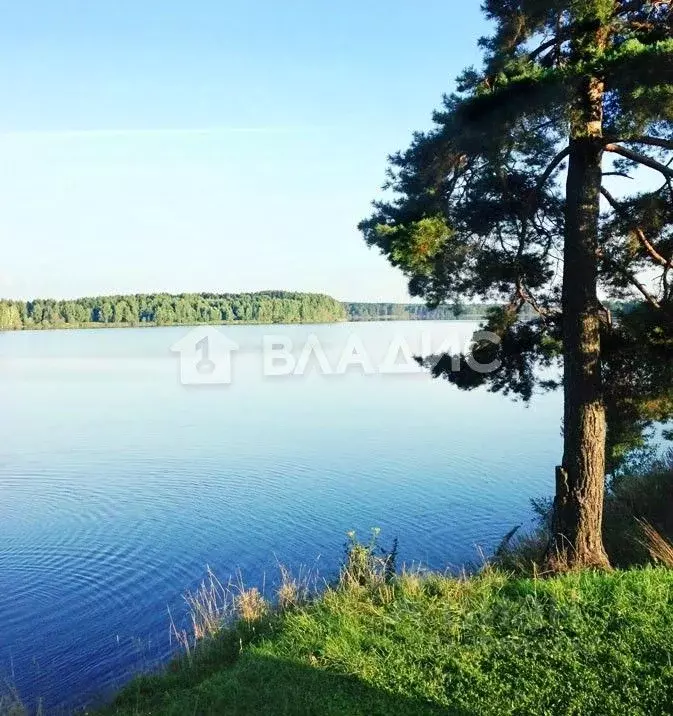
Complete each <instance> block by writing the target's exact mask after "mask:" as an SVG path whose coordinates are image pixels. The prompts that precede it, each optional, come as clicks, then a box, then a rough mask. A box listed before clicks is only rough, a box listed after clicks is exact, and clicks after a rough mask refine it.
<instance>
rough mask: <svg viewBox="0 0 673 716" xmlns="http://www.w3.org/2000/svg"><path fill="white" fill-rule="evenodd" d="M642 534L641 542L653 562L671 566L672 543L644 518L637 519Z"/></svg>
mask: <svg viewBox="0 0 673 716" xmlns="http://www.w3.org/2000/svg"><path fill="white" fill-rule="evenodd" d="M637 522H638V525H639V526H640V529H641V530H642V533H643V535H644V539H643V540H641V544H642V545H643V546H644V547H645V548H646V549H647V551H648V552H649V554H650V556H651V557H652V559H653V560H654V561H655V562H659V563H661V564H663V565H664V566H665V567H668V568H669V569H670V568H673V545H672V544H671V543H670V542H669V541H668V540H667V539H666V538H665V537H662V535H661V534H660V533H659V532H658V531H657V530H656V529H655V528H654V527H652V525H651V524H650V523H649V522H647V521H645V520H637Z"/></svg>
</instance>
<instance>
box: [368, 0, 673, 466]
mask: <svg viewBox="0 0 673 716" xmlns="http://www.w3.org/2000/svg"><path fill="white" fill-rule="evenodd" d="M483 10H484V12H485V14H486V16H487V18H488V19H489V20H491V22H492V24H493V27H494V31H493V34H492V35H491V36H490V37H487V38H483V39H482V40H480V46H481V47H482V49H483V51H484V64H483V67H482V68H468V69H467V70H466V71H465V72H464V73H463V74H462V75H461V76H460V77H459V78H458V84H457V87H458V89H457V92H456V93H454V94H452V95H450V96H448V97H445V99H444V104H443V107H442V108H441V109H440V110H439V111H437V112H435V114H434V121H435V126H434V128H433V129H431V130H430V131H428V132H425V133H420V132H419V133H416V134H415V135H414V138H413V141H412V143H411V145H410V147H409V148H408V149H406V150H405V151H403V152H399V153H397V154H395V155H393V156H392V157H391V159H390V166H389V171H388V182H387V184H386V188H387V189H388V191H389V194H388V197H387V198H386V199H385V200H383V201H378V202H375V204H374V211H373V213H372V215H371V216H370V217H369V218H367V219H366V220H364V221H363V222H361V224H360V229H361V231H362V233H363V236H364V238H365V240H366V242H367V243H368V244H369V245H370V246H373V247H377V248H378V249H379V250H380V251H381V253H383V254H384V255H385V256H386V257H387V259H388V260H389V261H390V263H391V264H393V265H394V266H397V267H399V268H400V269H401V270H402V271H403V272H404V273H405V274H406V275H407V277H408V278H409V290H410V292H411V293H412V295H414V296H418V297H421V298H423V299H424V300H425V301H426V302H427V303H428V305H430V306H435V305H438V304H447V303H448V304H451V303H452V302H455V301H462V300H467V301H477V302H480V303H484V304H485V303H496V304H499V305H500V306H504V308H502V309H501V311H500V312H494V313H492V314H491V316H490V318H489V321H488V324H487V328H488V329H489V330H491V331H493V332H495V333H496V334H498V335H499V336H500V338H501V344H500V346H499V348H498V349H497V350H496V349H494V347H493V345H492V344H488V343H485V342H479V341H477V342H475V344H474V346H473V353H474V354H478V355H475V356H474V357H475V358H476V359H477V360H478V362H479V363H485V362H490V361H491V359H494V358H496V357H497V358H498V359H499V360H500V361H501V364H502V367H501V368H500V370H498V371H495V372H493V373H490V374H479V373H475V372H472V374H471V375H470V371H469V370H461V371H459V372H456V371H453V370H451V368H452V367H453V366H454V365H455V363H456V359H458V360H461V361H462V362H463V363H464V362H465V357H460V356H444V357H443V358H442V357H434V358H433V359H432V360H431V361H430V362H429V365H430V367H432V368H433V370H434V373H435V375H436V376H443V377H446V378H447V379H448V380H450V381H452V382H454V383H456V384H458V385H459V386H460V387H461V388H465V389H471V388H475V387H478V386H482V385H486V386H488V388H489V389H491V390H498V391H504V392H506V393H511V394H513V395H516V396H519V397H521V398H523V399H525V400H528V399H530V398H531V397H532V396H533V395H534V393H535V388H536V387H540V388H542V389H547V388H552V387H556V386H557V385H558V383H554V382H552V381H550V380H549V378H548V376H549V373H550V371H549V368H550V367H551V366H553V365H557V366H558V367H560V357H561V356H562V354H563V339H564V337H563V330H564V322H566V320H570V318H576V317H567V316H564V315H563V311H564V310H567V308H564V304H563V300H562V298H563V291H564V290H565V291H566V296H568V295H572V293H573V292H574V291H575V290H576V287H575V286H574V285H573V283H572V281H570V282H569V285H567V286H565V287H563V286H562V285H561V283H560V281H559V278H560V274H561V272H562V268H563V264H562V261H563V257H564V250H565V235H566V231H567V227H566V218H567V217H566V210H567V203H566V194H565V191H564V186H563V179H564V177H563V169H564V168H565V166H566V164H565V160H566V158H567V156H569V155H570V156H575V155H573V154H572V152H571V150H572V147H573V146H575V142H576V140H579V139H586V137H588V136H589V135H590V134H591V136H593V133H595V132H597V134H596V136H597V140H596V141H599V142H602V143H603V147H604V148H605V150H606V151H604V153H603V154H604V156H603V160H602V161H603V171H604V172H605V173H606V174H609V173H615V172H616V173H619V174H620V175H625V176H632V174H633V172H634V171H635V170H636V169H637V168H638V167H639V166H643V165H646V166H649V167H650V169H654V171H656V172H658V173H659V175H660V176H661V179H662V183H661V184H660V185H659V186H658V188H656V189H655V190H653V191H647V192H640V193H634V194H632V195H626V196H622V195H620V196H619V197H618V198H617V199H615V198H614V197H611V198H610V200H609V202H608V204H609V206H608V207H607V208H608V209H609V211H605V212H603V213H602V214H601V216H600V219H599V220H598V225H597V228H598V232H599V235H600V238H599V245H598V250H597V252H596V255H597V263H598V274H599V275H598V294H599V295H600V296H602V297H603V306H600V304H599V302H598V301H596V302H595V304H596V308H595V309H594V310H596V313H597V314H598V315H599V317H600V319H601V325H602V334H603V336H602V348H601V352H602V354H601V359H602V361H603V363H604V366H605V367H604V374H605V381H604V382H605V403H606V408H607V418H608V469H609V470H611V471H612V470H614V469H616V468H617V467H618V465H619V463H620V461H622V460H623V459H625V458H626V457H627V456H628V455H629V453H630V452H632V451H633V450H638V449H642V447H643V445H644V444H645V442H646V440H647V438H648V436H649V435H650V434H651V430H652V426H653V425H654V423H656V422H658V421H663V420H666V419H668V418H669V417H671V416H673V394H672V393H671V387H670V386H671V385H672V384H673V375H672V374H671V370H669V367H670V366H673V335H672V333H671V331H672V330H673V280H672V274H671V270H672V269H673V208H672V207H673V184H672V180H673V171H671V170H670V168H669V167H670V163H671V161H670V160H671V155H672V153H673V5H672V4H671V3H668V2H663V3H654V2H651V3H650V2H642V3H626V2H624V3H619V2H614V1H613V0H506V1H505V2H502V1H500V0H486V2H484V4H483ZM590 87H593V90H591V91H593V92H597V93H598V94H597V95H596V96H597V97H598V100H596V101H599V102H601V103H602V107H601V108H600V111H598V112H595V113H594V114H593V115H592V116H591V118H590V120H591V121H587V122H585V124H584V125H583V127H579V128H578V122H577V121H576V120H577V117H578V112H579V113H580V115H582V113H583V112H585V110H586V107H585V106H584V105H585V103H586V102H587V101H591V100H590V99H587V96H588V94H591V91H590V90H588V89H587V88H590ZM597 88H600V89H597ZM580 97H581V98H583V102H579V99H578V98H580ZM582 116H583V115H582ZM597 125H600V126H598V128H597ZM615 147H616V148H617V149H618V150H620V151H621V150H624V151H626V156H624V155H623V154H618V153H614V152H613V150H614V148H615ZM632 178H634V177H632ZM621 187H622V188H623V189H624V190H626V189H628V185H627V184H626V183H624V182H622V183H621ZM603 188H604V190H606V191H607V189H606V187H603ZM606 196H607V195H606ZM594 198H595V197H594ZM596 200H597V199H596ZM592 229H593V227H585V230H586V231H589V232H590V231H591V230H592ZM634 299H637V303H639V305H638V307H637V309H635V310H633V311H632V312H631V314H630V316H627V315H621V316H618V317H615V320H614V321H611V320H609V315H608V308H609V302H610V301H625V300H626V301H629V300H630V301H633V300H634ZM524 311H527V312H528V313H527V315H526V314H524V313H523V312H524ZM531 312H533V313H534V314H535V320H533V321H531V320H530V313H531ZM503 317H505V318H506V320H503ZM522 318H523V319H524V320H521V319H522Z"/></svg>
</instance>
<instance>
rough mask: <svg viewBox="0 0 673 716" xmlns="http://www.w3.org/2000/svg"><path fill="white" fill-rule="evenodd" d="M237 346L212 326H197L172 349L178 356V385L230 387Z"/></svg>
mask: <svg viewBox="0 0 673 716" xmlns="http://www.w3.org/2000/svg"><path fill="white" fill-rule="evenodd" d="M238 349H239V345H238V343H236V342H234V341H232V340H230V339H229V338H227V337H226V336H225V335H224V333H222V332H221V331H218V330H217V329H216V328H213V327H212V326H203V327H201V326H199V327H198V328H193V329H192V330H191V331H189V333H188V334H187V335H186V336H184V337H182V338H181V339H180V340H179V341H177V342H176V343H174V344H173V345H172V346H171V351H172V352H173V353H179V354H180V382H181V383H182V384H183V385H229V384H230V383H231V379H232V354H233V353H234V352H235V351H237V350H238Z"/></svg>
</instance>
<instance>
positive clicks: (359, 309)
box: [345, 302, 497, 321]
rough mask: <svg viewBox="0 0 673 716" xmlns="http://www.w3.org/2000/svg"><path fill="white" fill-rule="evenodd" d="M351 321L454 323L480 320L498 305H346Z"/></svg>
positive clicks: (456, 303)
mask: <svg viewBox="0 0 673 716" xmlns="http://www.w3.org/2000/svg"><path fill="white" fill-rule="evenodd" d="M345 306H346V311H347V312H348V317H349V319H350V320H351V321H386V320H387V321H453V320H459V319H460V320H475V321H476V320H479V319H481V318H485V317H486V315H487V314H488V312H489V311H490V310H491V309H493V308H497V306H496V305H493V304H487V303H481V304H469V305H468V304H463V303H460V302H455V303H452V304H451V305H448V304H446V305H440V306H437V307H436V308H431V307H429V306H427V305H425V304H424V303H346V304H345Z"/></svg>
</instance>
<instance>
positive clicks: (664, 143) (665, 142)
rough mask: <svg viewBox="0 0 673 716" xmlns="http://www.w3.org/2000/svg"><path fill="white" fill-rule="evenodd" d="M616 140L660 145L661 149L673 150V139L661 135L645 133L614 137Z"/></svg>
mask: <svg viewBox="0 0 673 716" xmlns="http://www.w3.org/2000/svg"><path fill="white" fill-rule="evenodd" d="M615 141H616V142H626V143H627V144H647V145H649V146H650V147H661V148H662V149H670V150H671V151H673V141H671V140H670V139H664V138H663V137H650V136H647V135H639V136H637V137H624V138H621V139H615Z"/></svg>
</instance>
